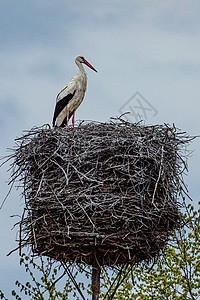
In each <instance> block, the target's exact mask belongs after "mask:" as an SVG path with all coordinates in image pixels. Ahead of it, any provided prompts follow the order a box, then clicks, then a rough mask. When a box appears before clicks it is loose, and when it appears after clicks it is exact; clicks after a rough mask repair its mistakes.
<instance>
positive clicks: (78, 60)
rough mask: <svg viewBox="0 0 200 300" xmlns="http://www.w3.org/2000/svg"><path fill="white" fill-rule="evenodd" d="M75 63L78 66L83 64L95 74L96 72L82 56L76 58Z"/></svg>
mask: <svg viewBox="0 0 200 300" xmlns="http://www.w3.org/2000/svg"><path fill="white" fill-rule="evenodd" d="M75 62H76V64H77V65H79V63H81V64H85V65H86V66H88V67H89V68H91V69H92V70H94V71H95V72H97V70H96V69H95V68H94V67H93V66H92V65H91V64H90V63H89V62H88V61H87V60H86V59H85V58H84V57H83V56H77V57H76V59H75Z"/></svg>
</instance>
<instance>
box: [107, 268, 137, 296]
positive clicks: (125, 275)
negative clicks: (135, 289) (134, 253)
mask: <svg viewBox="0 0 200 300" xmlns="http://www.w3.org/2000/svg"><path fill="white" fill-rule="evenodd" d="M122 268H123V267H122ZM127 268H128V264H126V266H125V270H126V269H127ZM131 270H132V268H131V267H130V269H129V270H128V271H126V272H125V274H124V276H123V277H122V279H121V280H120V278H121V271H120V277H119V279H118V282H117V284H116V287H115V289H114V291H113V293H112V294H111V295H110V296H109V297H108V300H112V299H113V297H114V295H115V293H116V291H117V289H118V287H119V286H120V284H121V283H122V282H123V281H124V280H125V278H126V277H127V276H128V274H129V273H130V271H131ZM104 299H105V298H104Z"/></svg>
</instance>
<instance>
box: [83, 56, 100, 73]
mask: <svg viewBox="0 0 200 300" xmlns="http://www.w3.org/2000/svg"><path fill="white" fill-rule="evenodd" d="M84 64H86V65H87V66H88V67H89V68H91V69H92V70H94V71H95V72H97V70H96V69H95V68H94V67H93V66H92V65H91V64H90V63H89V62H88V61H87V60H86V59H85V61H84ZM97 73H98V72H97Z"/></svg>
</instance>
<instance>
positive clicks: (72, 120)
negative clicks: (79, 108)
mask: <svg viewBox="0 0 200 300" xmlns="http://www.w3.org/2000/svg"><path fill="white" fill-rule="evenodd" d="M74 117H75V109H74V112H73V116H72V127H74Z"/></svg>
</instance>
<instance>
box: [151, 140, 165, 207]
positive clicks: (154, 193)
mask: <svg viewBox="0 0 200 300" xmlns="http://www.w3.org/2000/svg"><path fill="white" fill-rule="evenodd" d="M162 163H163V146H162V155H161V160H160V169H159V174H158V178H157V181H156V184H155V188H154V191H153V197H152V202H151V203H152V204H153V205H154V206H155V207H156V205H155V203H154V198H155V195H156V190H157V187H158V183H159V180H160V176H161V171H162ZM156 208H157V207H156Z"/></svg>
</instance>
